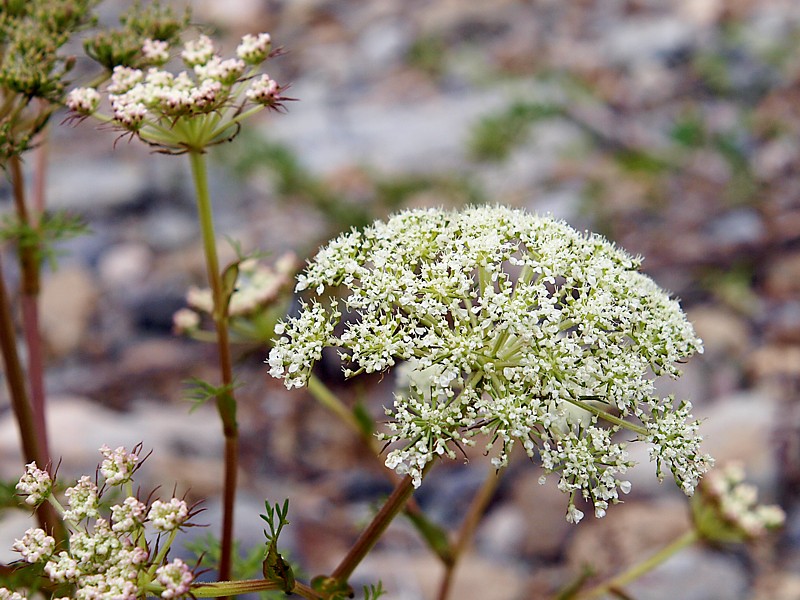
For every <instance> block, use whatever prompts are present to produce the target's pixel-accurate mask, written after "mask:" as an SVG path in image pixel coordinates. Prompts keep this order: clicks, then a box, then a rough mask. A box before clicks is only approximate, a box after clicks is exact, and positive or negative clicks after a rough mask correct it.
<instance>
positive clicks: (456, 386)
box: [268, 206, 711, 522]
mask: <svg viewBox="0 0 800 600" xmlns="http://www.w3.org/2000/svg"><path fill="white" fill-rule="evenodd" d="M639 264H640V260H639V259H637V258H634V257H632V256H630V255H628V254H627V253H625V252H624V251H622V250H620V249H619V248H617V247H615V246H614V245H613V244H611V243H609V242H608V241H606V240H605V239H603V238H602V237H600V236H597V235H592V234H586V233H579V232H577V231H575V230H574V229H572V228H570V227H569V226H568V225H566V224H565V223H563V222H560V221H556V220H554V219H551V218H547V217H541V216H537V215H533V214H530V213H526V212H524V211H521V210H513V209H509V208H504V207H500V206H494V207H491V206H484V207H471V208H468V209H465V210H463V211H461V212H456V211H445V210H440V209H425V210H409V211H404V212H402V213H399V214H397V215H395V216H393V217H392V218H390V219H389V220H388V221H387V222H376V223H374V224H373V225H371V226H369V227H367V228H366V229H364V230H363V231H351V232H349V233H346V234H343V235H341V236H339V237H338V238H336V239H334V240H332V241H331V242H330V243H329V244H327V245H326V246H324V247H323V248H322V249H320V251H319V252H318V254H317V256H316V257H315V258H314V259H313V260H312V261H311V262H310V263H309V265H308V267H307V268H306V269H305V271H304V272H303V273H302V274H300V275H299V276H298V279H297V286H296V290H297V291H298V292H306V293H307V294H308V295H310V296H311V298H310V300H308V301H304V302H303V303H302V305H301V308H300V310H299V312H298V314H296V315H295V316H293V317H291V318H289V319H288V320H286V321H285V322H283V323H280V324H279V326H278V327H277V328H276V334H277V335H278V336H280V337H278V339H277V340H275V342H274V346H273V349H272V351H271V352H270V355H269V359H268V362H269V367H270V373H271V374H272V375H273V376H274V377H281V378H283V379H284V382H285V384H286V386H287V387H288V388H292V387H300V386H302V385H304V384H305V383H306V381H307V378H308V376H309V374H310V371H311V368H312V366H313V364H314V362H316V361H317V360H319V358H320V357H321V355H322V349H323V348H324V347H333V348H335V349H338V350H339V352H340V355H341V356H342V359H343V361H344V363H345V367H344V370H345V374H346V375H348V376H350V375H355V374H357V373H361V372H380V371H384V370H386V369H388V368H390V367H392V366H394V365H396V364H397V363H398V362H399V361H406V363H407V367H406V371H407V373H406V376H405V377H404V384H403V386H402V387H401V389H400V390H399V392H398V394H396V396H395V400H394V404H393V406H392V407H390V408H388V409H387V414H388V415H389V416H390V417H391V419H390V420H389V422H388V423H387V431H386V432H385V433H383V434H381V437H382V438H383V439H385V440H387V441H388V442H389V443H391V444H394V447H393V448H392V449H391V450H390V451H389V453H388V454H387V458H386V464H387V466H388V467H390V468H393V469H395V470H396V471H397V472H398V473H400V474H409V475H411V476H412V478H413V480H414V484H415V485H419V484H420V482H421V479H422V473H423V470H424V468H425V466H426V465H427V464H428V463H430V461H432V460H433V459H434V458H435V457H436V456H445V455H446V456H449V457H454V456H456V455H457V449H458V447H459V446H463V445H464V444H465V443H467V442H471V441H474V438H475V436H477V435H480V434H483V435H485V436H486V438H487V440H488V441H487V444H486V450H487V452H490V453H493V456H492V464H493V465H494V466H495V467H496V468H502V467H503V466H505V465H506V464H507V462H508V458H509V455H510V451H511V449H512V448H513V447H514V445H515V444H517V443H519V444H521V445H522V447H523V448H524V450H525V452H526V453H527V454H528V456H530V457H531V458H535V457H536V456H537V455H538V456H539V458H540V459H541V461H542V465H543V467H544V469H545V471H546V472H548V473H549V472H556V471H557V472H558V473H559V474H560V479H559V487H560V488H561V489H562V490H563V491H564V492H565V493H567V494H568V495H569V496H570V498H571V500H570V509H569V511H568V513H567V518H568V520H570V521H572V522H577V521H578V520H580V518H581V517H582V516H583V513H582V512H581V511H580V510H578V509H577V508H576V507H575V505H574V503H573V501H572V498H573V497H575V496H576V495H577V496H580V497H582V498H583V499H585V500H588V501H590V502H591V503H592V504H593V506H594V511H595V515H596V516H602V515H604V514H605V512H606V509H607V508H608V506H609V505H610V504H614V503H616V502H618V501H619V492H620V491H621V492H623V493H627V492H628V491H630V482H629V481H627V480H626V479H625V477H624V474H625V472H626V470H627V469H628V468H629V467H630V466H631V464H632V463H631V461H630V459H629V457H628V454H627V450H626V448H625V444H624V443H621V442H619V441H617V440H616V438H615V436H614V434H615V433H616V432H617V431H619V430H620V429H621V428H623V427H624V428H626V429H629V430H631V431H633V432H634V433H635V434H636V436H635V437H637V438H638V439H640V440H645V441H648V442H650V443H651V444H652V445H653V451H652V452H653V458H654V460H656V461H658V463H659V465H660V466H664V467H668V468H669V469H670V470H672V472H673V474H674V475H675V477H676V480H677V481H678V484H679V485H680V486H681V487H682V489H683V490H684V491H685V492H686V493H687V494H691V492H692V490H693V489H694V486H695V485H696V484H697V481H698V479H699V477H700V476H701V475H702V474H703V473H704V472H705V471H706V470H707V469H708V468H709V466H710V464H711V459H710V457H708V456H707V455H704V454H702V453H701V452H699V450H698V444H699V441H700V437H699V435H698V434H697V423H696V422H694V421H693V420H692V417H691V415H690V413H689V412H688V410H687V409H686V406H687V405H682V406H681V407H679V408H677V409H676V408H674V407H673V406H672V401H671V400H669V399H660V398H657V397H655V395H654V391H655V387H654V381H655V379H656V378H657V377H659V376H662V375H666V376H670V377H677V376H679V375H680V371H679V369H678V368H677V366H676V363H678V362H679V361H682V360H683V359H685V358H687V357H688V356H691V355H692V354H694V353H696V352H702V343H701V341H700V340H699V339H698V338H697V336H696V335H695V333H694V330H693V328H692V326H691V324H690V323H689V322H688V321H687V320H686V317H685V315H684V313H683V311H682V310H681V308H680V305H679V304H678V302H677V301H676V300H675V299H673V298H670V296H669V295H668V294H667V293H666V292H664V291H663V290H661V289H660V288H659V287H658V286H657V285H656V283H655V282H654V281H653V280H652V279H650V278H649V277H648V276H646V275H644V274H642V273H640V272H639V271H638V268H639ZM340 290H341V291H340ZM629 437H630V436H629Z"/></svg>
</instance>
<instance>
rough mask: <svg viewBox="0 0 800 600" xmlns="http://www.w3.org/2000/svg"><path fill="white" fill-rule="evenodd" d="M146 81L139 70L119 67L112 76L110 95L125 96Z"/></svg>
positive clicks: (109, 87)
mask: <svg viewBox="0 0 800 600" xmlns="http://www.w3.org/2000/svg"><path fill="white" fill-rule="evenodd" d="M143 79H144V73H142V71H141V70H139V69H132V68H130V67H123V66H121V65H117V66H116V67H114V72H113V74H112V75H111V84H110V85H109V86H108V92H109V93H110V94H124V93H125V92H129V91H130V90H131V89H133V87H134V86H135V85H137V84H138V83H140V82H141V81H142V80H143Z"/></svg>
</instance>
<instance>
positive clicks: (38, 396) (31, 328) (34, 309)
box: [8, 154, 51, 468]
mask: <svg viewBox="0 0 800 600" xmlns="http://www.w3.org/2000/svg"><path fill="white" fill-rule="evenodd" d="M8 166H9V173H10V177H11V186H12V189H13V193H14V206H15V207H16V211H17V218H18V219H19V222H20V224H21V225H23V226H25V227H26V228H27V229H30V230H35V229H36V228H37V227H38V223H35V222H34V220H36V221H38V216H37V217H36V219H34V218H33V217H32V215H31V212H30V211H29V210H28V207H27V202H26V200H25V182H24V177H23V174H22V161H21V159H20V157H19V155H16V154H15V155H13V156H11V157H9V159H8ZM36 214H37V215H38V214H41V211H38V210H37V211H36ZM40 243H41V242H40V240H38V239H36V238H31V239H18V240H17V256H18V258H19V267H20V273H21V274H22V282H21V290H20V295H21V298H20V304H21V309H22V330H23V335H24V338H25V346H26V348H27V351H28V382H29V384H30V395H31V398H30V401H31V408H32V410H33V420H34V421H33V422H34V427H35V428H36V435H37V438H38V440H39V445H40V447H41V451H42V455H41V459H42V462H41V463H40V464H41V465H42V468H47V465H49V464H50V462H51V460H50V449H49V444H48V435H47V418H46V409H45V392H44V361H43V359H42V356H43V353H42V340H41V334H40V330H39V291H40V288H41V269H40V256H39V246H40Z"/></svg>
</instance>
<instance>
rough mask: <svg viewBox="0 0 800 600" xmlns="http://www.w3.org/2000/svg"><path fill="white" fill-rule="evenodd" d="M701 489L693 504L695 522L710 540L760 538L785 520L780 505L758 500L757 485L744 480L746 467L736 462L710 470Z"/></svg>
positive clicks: (702, 533) (784, 514)
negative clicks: (762, 502)
mask: <svg viewBox="0 0 800 600" xmlns="http://www.w3.org/2000/svg"><path fill="white" fill-rule="evenodd" d="M700 492H701V493H700V494H699V498H696V499H695V502H694V503H693V506H692V507H693V512H694V517H695V524H696V526H697V527H698V529H699V531H700V533H701V535H703V536H704V537H705V538H706V539H709V540H711V541H746V540H753V539H757V538H760V537H763V536H764V535H765V534H767V533H768V532H769V531H770V530H773V529H777V528H779V527H781V526H782V525H783V524H784V522H785V520H786V513H785V512H784V511H783V509H782V508H781V507H780V506H777V505H772V504H770V505H767V504H759V502H758V489H757V488H756V487H755V486H754V485H752V484H750V483H747V482H745V473H744V468H743V467H742V465H741V464H739V463H736V462H734V463H730V464H728V465H726V466H725V467H724V468H722V469H714V470H712V471H711V472H709V474H708V476H707V477H706V478H705V479H704V480H703V482H702V484H701V485H700ZM709 516H711V517H712V518H708V517H709Z"/></svg>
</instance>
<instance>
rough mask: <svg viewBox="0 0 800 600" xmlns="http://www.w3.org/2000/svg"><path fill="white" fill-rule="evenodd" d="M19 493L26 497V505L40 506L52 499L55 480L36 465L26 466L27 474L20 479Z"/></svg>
mask: <svg viewBox="0 0 800 600" xmlns="http://www.w3.org/2000/svg"><path fill="white" fill-rule="evenodd" d="M16 489H17V491H18V492H19V493H20V495H22V496H26V498H25V504H29V505H30V506H39V505H40V504H41V503H42V502H44V501H45V500H47V499H48V498H49V497H50V494H51V492H52V491H53V480H52V479H50V475H49V474H48V473H47V471H43V470H41V469H40V468H38V467H37V466H36V463H29V464H27V465H25V474H24V475H23V476H22V477H20V479H19V482H18V483H17V485H16Z"/></svg>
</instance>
